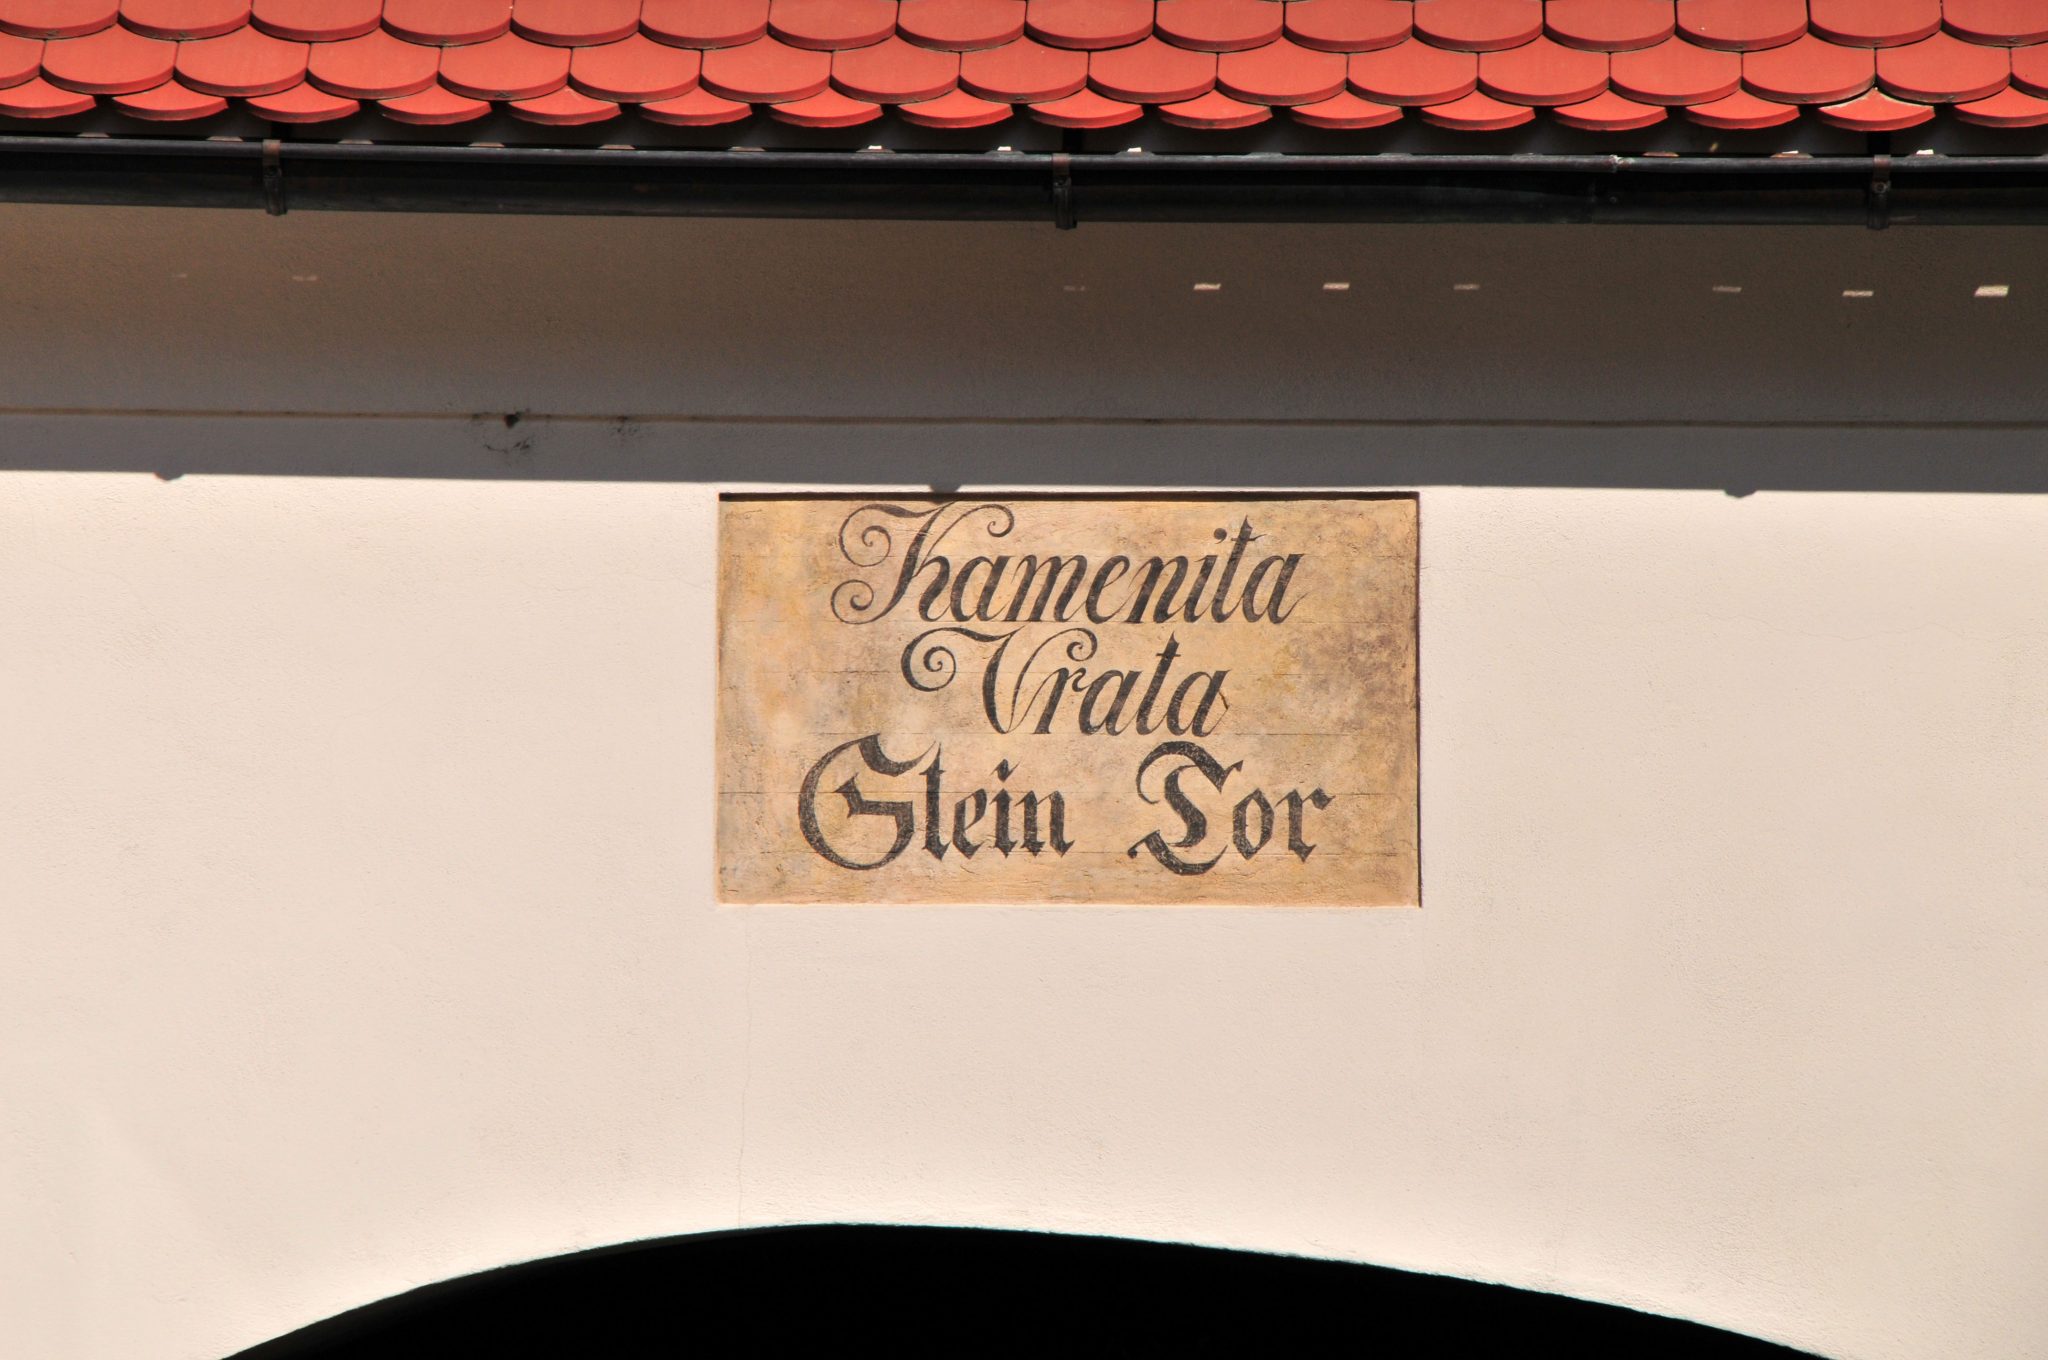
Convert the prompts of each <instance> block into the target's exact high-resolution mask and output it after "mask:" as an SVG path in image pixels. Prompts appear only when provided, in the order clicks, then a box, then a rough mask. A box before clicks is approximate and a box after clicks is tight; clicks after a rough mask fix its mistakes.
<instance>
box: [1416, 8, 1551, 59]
mask: <svg viewBox="0 0 2048 1360" xmlns="http://www.w3.org/2000/svg"><path fill="white" fill-rule="evenodd" d="M1415 31H1416V32H1417V33H1419V34H1421V35H1422V36H1423V37H1424V38H1427V39H1428V40H1429V41H1430V42H1433V43H1435V44H1436V45H1437V46H1439V47H1455V48H1459V49H1461V50H1463V51H1467V52H1497V51H1500V50H1501V49H1502V48H1506V47H1520V46H1521V45H1522V44H1523V43H1526V42H1531V41H1533V40H1534V39H1535V38H1536V36H1537V35H1538V34H1539V33H1541V32H1543V0H1429V3H1428V4H1424V5H1417V6H1416V7H1415Z"/></svg>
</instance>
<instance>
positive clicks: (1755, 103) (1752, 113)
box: [1685, 90, 1799, 131]
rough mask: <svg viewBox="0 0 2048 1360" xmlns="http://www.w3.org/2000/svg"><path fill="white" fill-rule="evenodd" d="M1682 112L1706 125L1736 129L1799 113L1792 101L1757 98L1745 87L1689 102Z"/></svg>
mask: <svg viewBox="0 0 2048 1360" xmlns="http://www.w3.org/2000/svg"><path fill="white" fill-rule="evenodd" d="M1685 116H1686V117H1688V118H1690V119H1692V120H1693V121H1694V122H1695V123H1703V124H1705V125H1706V126H1707V127H1711V128H1727V129H1729V130H1731V131H1736V130H1741V129H1753V128H1767V127H1777V126H1778V125H1779V124H1780V123H1789V122H1791V121H1792V120H1793V119H1794V118H1797V117H1798V116H1799V107H1798V105H1796V104H1777V103H1773V102H1772V101H1770V100H1768V99H1759V98H1757V97H1756V96H1755V95H1753V94H1751V93H1750V92H1749V91H1748V90H1737V91H1736V92H1735V93H1734V94H1731V95H1729V96H1728V97H1727V98H1726V99H1716V100H1713V101H1711V102H1709V103H1705V104H1693V105H1690V106H1688V107H1687V108H1686V111H1685Z"/></svg>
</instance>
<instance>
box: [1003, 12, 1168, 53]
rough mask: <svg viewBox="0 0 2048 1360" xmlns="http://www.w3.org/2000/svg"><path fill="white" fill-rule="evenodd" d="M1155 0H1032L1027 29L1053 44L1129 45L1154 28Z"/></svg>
mask: <svg viewBox="0 0 2048 1360" xmlns="http://www.w3.org/2000/svg"><path fill="white" fill-rule="evenodd" d="M1152 8H1153V6H1152V0H1030V4H1029V5H1028V6H1027V7H1026V8H1025V11H1024V30H1025V32H1027V33H1029V34H1030V35H1031V36H1032V37H1034V38H1036V39H1038V40H1039V41H1040V42H1042V43H1045V44H1046V45H1048V46H1051V47H1078V48H1082V49H1085V50H1092V49H1094V48H1098V47H1126V46H1129V45H1130V44H1131V43H1134V42H1137V41H1138V40H1139V39H1141V38H1144V37H1146V36H1147V35H1149V34H1150V33H1151V32H1152Z"/></svg>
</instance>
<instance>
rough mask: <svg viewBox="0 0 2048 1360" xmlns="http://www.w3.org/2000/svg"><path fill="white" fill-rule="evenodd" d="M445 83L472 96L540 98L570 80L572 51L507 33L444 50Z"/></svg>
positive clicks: (442, 68) (479, 97)
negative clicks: (484, 40) (570, 52)
mask: <svg viewBox="0 0 2048 1360" xmlns="http://www.w3.org/2000/svg"><path fill="white" fill-rule="evenodd" d="M441 83H442V84H443V85H446V86H447V87H448V88H449V89H451V90H453V91H455V93H457V94H466V95H468V96H469V97H470V98H471V99H506V100H514V99H538V98H539V97H540V96H542V95H544V94H552V93H553V92H554V91H556V90H559V89H561V88H562V87H563V86H564V85H566V84H568V83H569V52H568V50H567V49H566V48H561V47H550V46H548V45H547V44H545V43H537V42H529V41H527V40H526V39H525V38H522V37H520V36H519V35H518V34H517V33H507V34H505V35H504V36H503V37H498V38H493V39H491V40H490V41H489V42H486V43H470V44H468V45H465V46H462V47H451V48H449V49H448V50H447V51H446V52H444V53H442V54H441Z"/></svg>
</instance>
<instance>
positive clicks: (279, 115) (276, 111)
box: [248, 81, 363, 123]
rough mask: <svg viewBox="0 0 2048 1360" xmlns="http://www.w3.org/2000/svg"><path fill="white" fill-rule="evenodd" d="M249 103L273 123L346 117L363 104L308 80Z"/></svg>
mask: <svg viewBox="0 0 2048 1360" xmlns="http://www.w3.org/2000/svg"><path fill="white" fill-rule="evenodd" d="M248 104H249V107H250V108H251V109H252V110H254V111H255V113H256V115H257V116H258V117H260V118H268V119H269V120H270V121H271V122H273V123H325V122H329V121H331V120H333V119H336V118H347V117H349V116H350V115H352V114H354V113H356V112H358V111H359V110H360V109H361V108H362V107H363V106H362V105H361V104H359V103H357V102H356V101H355V100H353V99H344V98H342V97H341V96H340V95H337V94H329V93H327V91H325V90H323V89H321V88H320V87H319V86H317V85H315V84H313V83H312V82H311V81H308V82H307V83H305V84H304V85H295V86H293V87H292V88H291V89H289V90H280V91H279V92H278V93H276V94H266V95H258V96H256V97H255V98H253V99H251V100H249V101H248Z"/></svg>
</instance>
